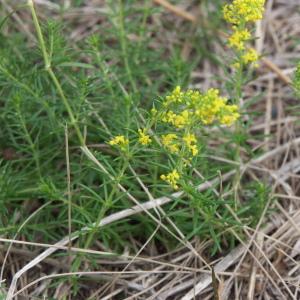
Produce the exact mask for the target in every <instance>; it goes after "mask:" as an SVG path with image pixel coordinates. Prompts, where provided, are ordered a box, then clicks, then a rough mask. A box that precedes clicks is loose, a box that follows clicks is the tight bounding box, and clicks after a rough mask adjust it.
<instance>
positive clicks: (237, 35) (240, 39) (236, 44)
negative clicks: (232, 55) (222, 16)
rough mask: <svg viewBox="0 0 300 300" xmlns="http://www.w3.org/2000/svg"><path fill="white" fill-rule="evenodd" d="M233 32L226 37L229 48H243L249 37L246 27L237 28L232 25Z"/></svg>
mask: <svg viewBox="0 0 300 300" xmlns="http://www.w3.org/2000/svg"><path fill="white" fill-rule="evenodd" d="M233 29H234V32H233V34H232V35H231V36H230V37H229V38H228V43H229V46H230V47H231V48H236V49H237V50H244V49H245V42H246V41H247V40H249V39H250V38H251V34H250V32H249V30H248V29H238V28H237V27H235V26H234V27H233Z"/></svg>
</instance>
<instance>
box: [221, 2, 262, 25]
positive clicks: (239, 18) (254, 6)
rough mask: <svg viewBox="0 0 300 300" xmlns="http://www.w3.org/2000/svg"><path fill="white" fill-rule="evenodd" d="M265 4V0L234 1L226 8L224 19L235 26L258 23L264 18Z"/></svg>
mask: <svg viewBox="0 0 300 300" xmlns="http://www.w3.org/2000/svg"><path fill="white" fill-rule="evenodd" d="M264 4H265V0H233V2H232V4H227V5H225V6H224V8H223V13H224V18H225V20H226V21H227V22H228V23H231V24H235V25H240V24H243V23H245V22H246V23H248V22H256V21H258V20H260V19H262V17H263V12H264Z"/></svg>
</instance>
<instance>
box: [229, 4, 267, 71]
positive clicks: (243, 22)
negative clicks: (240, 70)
mask: <svg viewBox="0 0 300 300" xmlns="http://www.w3.org/2000/svg"><path fill="white" fill-rule="evenodd" d="M264 4H265V0H233V2H232V3H231V4H226V5H225V6H224V8H223V14H224V19H225V20H226V21H227V22H228V23H230V24H232V30H233V33H232V35H231V36H230V37H229V38H228V45H229V47H231V48H233V49H235V50H237V51H238V52H239V56H240V62H241V63H242V64H244V65H248V64H251V63H254V62H256V61H257V60H258V57H259V55H258V53H257V52H256V50H254V49H253V48H250V49H247V47H246V45H245V44H246V42H247V41H249V40H250V39H251V34H250V31H249V30H248V28H247V26H248V23H253V22H256V21H258V20H260V19H262V17H263V12H264ZM240 62H235V63H234V64H233V66H235V67H240V66H241V64H240ZM255 66H257V64H255Z"/></svg>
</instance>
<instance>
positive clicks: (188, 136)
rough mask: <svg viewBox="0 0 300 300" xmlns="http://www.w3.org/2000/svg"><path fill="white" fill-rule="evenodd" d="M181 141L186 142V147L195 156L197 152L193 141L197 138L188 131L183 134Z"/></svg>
mask: <svg viewBox="0 0 300 300" xmlns="http://www.w3.org/2000/svg"><path fill="white" fill-rule="evenodd" d="M182 139H183V141H184V142H185V143H186V145H187V147H188V149H189V150H190V151H191V152H192V155H193V156H196V155H197V154H198V152H199V151H198V148H197V145H195V143H197V139H196V137H195V135H194V134H191V133H188V134H186V135H184V136H183V138H182Z"/></svg>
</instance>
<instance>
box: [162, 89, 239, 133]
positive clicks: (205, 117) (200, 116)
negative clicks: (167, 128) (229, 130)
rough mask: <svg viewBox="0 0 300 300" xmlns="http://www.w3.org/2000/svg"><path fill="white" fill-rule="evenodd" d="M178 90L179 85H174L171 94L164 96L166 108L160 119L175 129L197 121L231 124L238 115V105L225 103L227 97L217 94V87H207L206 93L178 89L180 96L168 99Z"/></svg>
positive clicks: (205, 123) (191, 124)
mask: <svg viewBox="0 0 300 300" xmlns="http://www.w3.org/2000/svg"><path fill="white" fill-rule="evenodd" d="M178 91H180V87H176V88H175V90H174V91H173V92H172V94H171V95H170V96H167V97H166V100H165V102H164V103H163V105H164V107H165V109H166V110H165V112H163V113H162V119H161V120H162V121H163V122H166V123H169V124H171V125H173V126H174V127H175V128H177V129H182V128H186V127H191V126H194V125H196V126H197V124H199V122H200V123H202V124H204V125H209V124H212V123H213V122H217V123H220V124H222V125H231V124H232V123H234V121H236V120H237V119H238V117H239V113H238V107H237V106H236V105H229V104H227V99H226V98H224V97H221V96H219V90H217V89H209V90H208V91H207V92H206V93H200V92H199V91H194V90H188V91H186V92H181V91H180V94H181V97H180V98H178V97H177V98H176V101H170V99H173V97H172V95H173V94H174V93H175V94H176V95H177V94H178ZM174 111H176V113H175V112H174ZM229 119H230V120H231V122H229V121H228V120H229ZM224 120H226V121H224Z"/></svg>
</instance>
